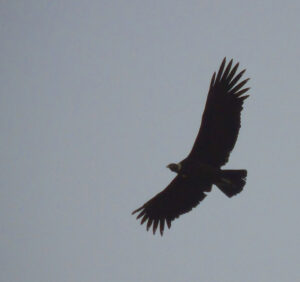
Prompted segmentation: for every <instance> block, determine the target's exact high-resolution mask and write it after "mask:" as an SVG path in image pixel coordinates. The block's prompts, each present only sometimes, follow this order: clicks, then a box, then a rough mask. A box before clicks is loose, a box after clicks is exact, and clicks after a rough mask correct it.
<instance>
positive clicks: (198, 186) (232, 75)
mask: <svg viewBox="0 0 300 282" xmlns="http://www.w3.org/2000/svg"><path fill="white" fill-rule="evenodd" d="M238 66H239V63H237V64H235V65H234V66H233V67H232V60H231V61H230V62H229V63H228V65H227V66H226V58H224V59H223V61H222V63H221V66H220V68H219V71H218V73H217V74H216V72H215V73H214V74H213V76H212V78H211V82H210V87H209V91H208V95H207V100H206V105H205V109H204V112H203V115H202V122H201V126H200V129H199V132H198V135H197V137H196V140H195V143H194V145H193V147H192V150H191V152H190V153H189V155H188V156H187V157H186V158H185V159H184V160H182V161H180V162H179V163H171V164H169V165H168V166H167V168H169V169H170V170H171V171H173V172H175V173H176V174H177V175H176V177H175V178H174V179H173V180H172V182H171V183H170V184H169V185H168V186H167V187H166V188H165V189H164V190H163V191H162V192H160V193H158V194H157V195H156V196H154V197H153V198H152V199H150V200H149V201H148V202H146V203H145V204H144V205H142V206H141V207H139V208H138V209H136V210H135V211H133V212H132V214H135V213H138V215H137V219H139V218H141V224H143V223H145V222H146V223H147V225H146V226H147V231H148V230H149V228H151V226H153V234H155V232H156V230H157V228H158V226H159V229H160V233H161V235H163V232H164V228H165V224H166V225H167V226H168V228H170V227H171V222H172V221H173V220H175V219H176V218H178V217H179V216H180V215H182V214H184V213H187V212H189V211H191V210H192V209H193V208H195V207H196V206H197V205H198V204H199V203H200V202H201V201H202V200H203V199H204V198H205V197H206V193H207V192H210V191H211V189H212V185H213V184H214V185H216V186H217V187H218V188H219V189H220V190H221V191H222V192H223V193H224V194H225V195H226V196H227V197H229V198H230V197H232V196H234V195H236V194H238V193H240V192H241V191H242V190H243V187H244V185H245V184H246V176H247V170H245V169H239V170H232V169H230V170H228V169H224V170H223V169H221V167H222V166H223V165H225V164H226V163H227V162H228V158H229V155H230V152H231V151H232V149H233V147H234V145H235V143H236V140H237V137H238V134H239V129H240V127H241V111H242V109H243V103H244V100H245V99H246V98H247V97H249V95H243V94H245V93H246V92H247V91H248V90H249V89H250V88H243V86H244V85H245V84H246V83H247V81H248V80H249V79H245V80H243V81H242V82H240V83H238V82H239V80H240V78H241V77H242V75H243V74H244V72H245V71H246V70H242V71H241V72H239V73H238V74H237V75H236V73H237V69H238Z"/></svg>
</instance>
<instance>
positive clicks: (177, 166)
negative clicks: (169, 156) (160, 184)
mask: <svg viewBox="0 0 300 282" xmlns="http://www.w3.org/2000/svg"><path fill="white" fill-rule="evenodd" d="M167 168H168V169H170V170H172V171H174V172H176V173H178V172H179V171H180V169H181V164H180V163H179V164H175V163H171V164H169V165H167Z"/></svg>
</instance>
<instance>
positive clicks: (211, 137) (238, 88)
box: [187, 58, 249, 167]
mask: <svg viewBox="0 0 300 282" xmlns="http://www.w3.org/2000/svg"><path fill="white" fill-rule="evenodd" d="M225 64H226V58H224V60H223V62H222V64H221V66H220V69H219V71H218V74H217V75H216V73H214V74H213V76H212V79H211V83H210V88H209V92H208V96H207V100H206V105H205V110H204V113H203V116H202V123H201V126H200V130H199V133H198V135H197V138H196V140H195V143H194V146H193V148H192V150H191V152H190V154H189V155H188V157H187V159H188V158H192V159H197V160H198V161H201V162H203V163H207V164H211V165H213V166H216V167H220V166H222V165H224V164H225V163H226V162H227V161H228V158H229V154H230V152H231V151H232V149H233V147H234V145H235V142H236V140H237V137H238V134H239V129H240V127H241V111H242V109H243V102H244V100H245V99H246V98H247V97H248V95H246V96H242V95H243V94H244V93H246V92H247V91H248V90H249V88H244V89H242V88H243V86H244V85H245V84H246V82H247V81H248V80H249V79H245V80H243V81H242V82H240V83H239V84H237V82H238V81H239V79H240V78H241V77H242V75H243V74H244V72H245V70H243V71H241V72H240V73H239V74H238V75H236V76H235V74H236V71H237V69H238V66H239V63H237V64H236V65H235V66H234V67H233V68H232V60H231V61H230V62H229V64H228V65H227V67H226V69H225ZM224 69H225V71H224ZM223 71H224V72H223Z"/></svg>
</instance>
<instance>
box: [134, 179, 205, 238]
mask: <svg viewBox="0 0 300 282" xmlns="http://www.w3.org/2000/svg"><path fill="white" fill-rule="evenodd" d="M201 186H202V187H203V188H202V187H201ZM208 186H209V188H210V186H211V185H205V184H202V185H201V183H199V181H197V180H192V179H190V178H183V177H182V176H176V177H175V178H174V179H173V181H172V182H171V183H170V184H169V185H168V186H167V188H166V189H165V190H163V191H162V192H160V193H158V194H157V195H156V196H154V197H153V198H152V199H151V200H149V201H148V202H147V203H145V204H144V205H143V206H141V207H140V208H138V209H136V210H135V211H133V212H132V214H135V213H137V212H139V214H138V216H137V219H139V218H141V217H142V219H141V224H143V223H144V222H146V221H147V231H148V230H149V228H150V227H151V225H152V224H153V234H155V232H156V229H157V227H158V225H160V233H161V235H163V232H164V226H165V222H166V223H167V225H168V227H169V228H170V227H171V222H172V221H173V220H174V219H175V218H178V217H179V216H180V215H182V214H184V213H187V212H189V211H191V210H192V209H193V208H194V207H196V206H197V205H198V204H199V203H200V202H201V201H202V200H203V199H204V198H205V197H206V195H205V194H204V192H203V191H207V190H209V188H207V189H204V187H208ZM201 188H202V189H201Z"/></svg>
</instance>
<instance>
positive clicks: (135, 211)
mask: <svg viewBox="0 0 300 282" xmlns="http://www.w3.org/2000/svg"><path fill="white" fill-rule="evenodd" d="M141 209H143V207H140V208H138V209H136V210H134V211H133V212H132V213H131V214H132V215H133V214H135V213H137V212H138V211H140V210H141Z"/></svg>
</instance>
